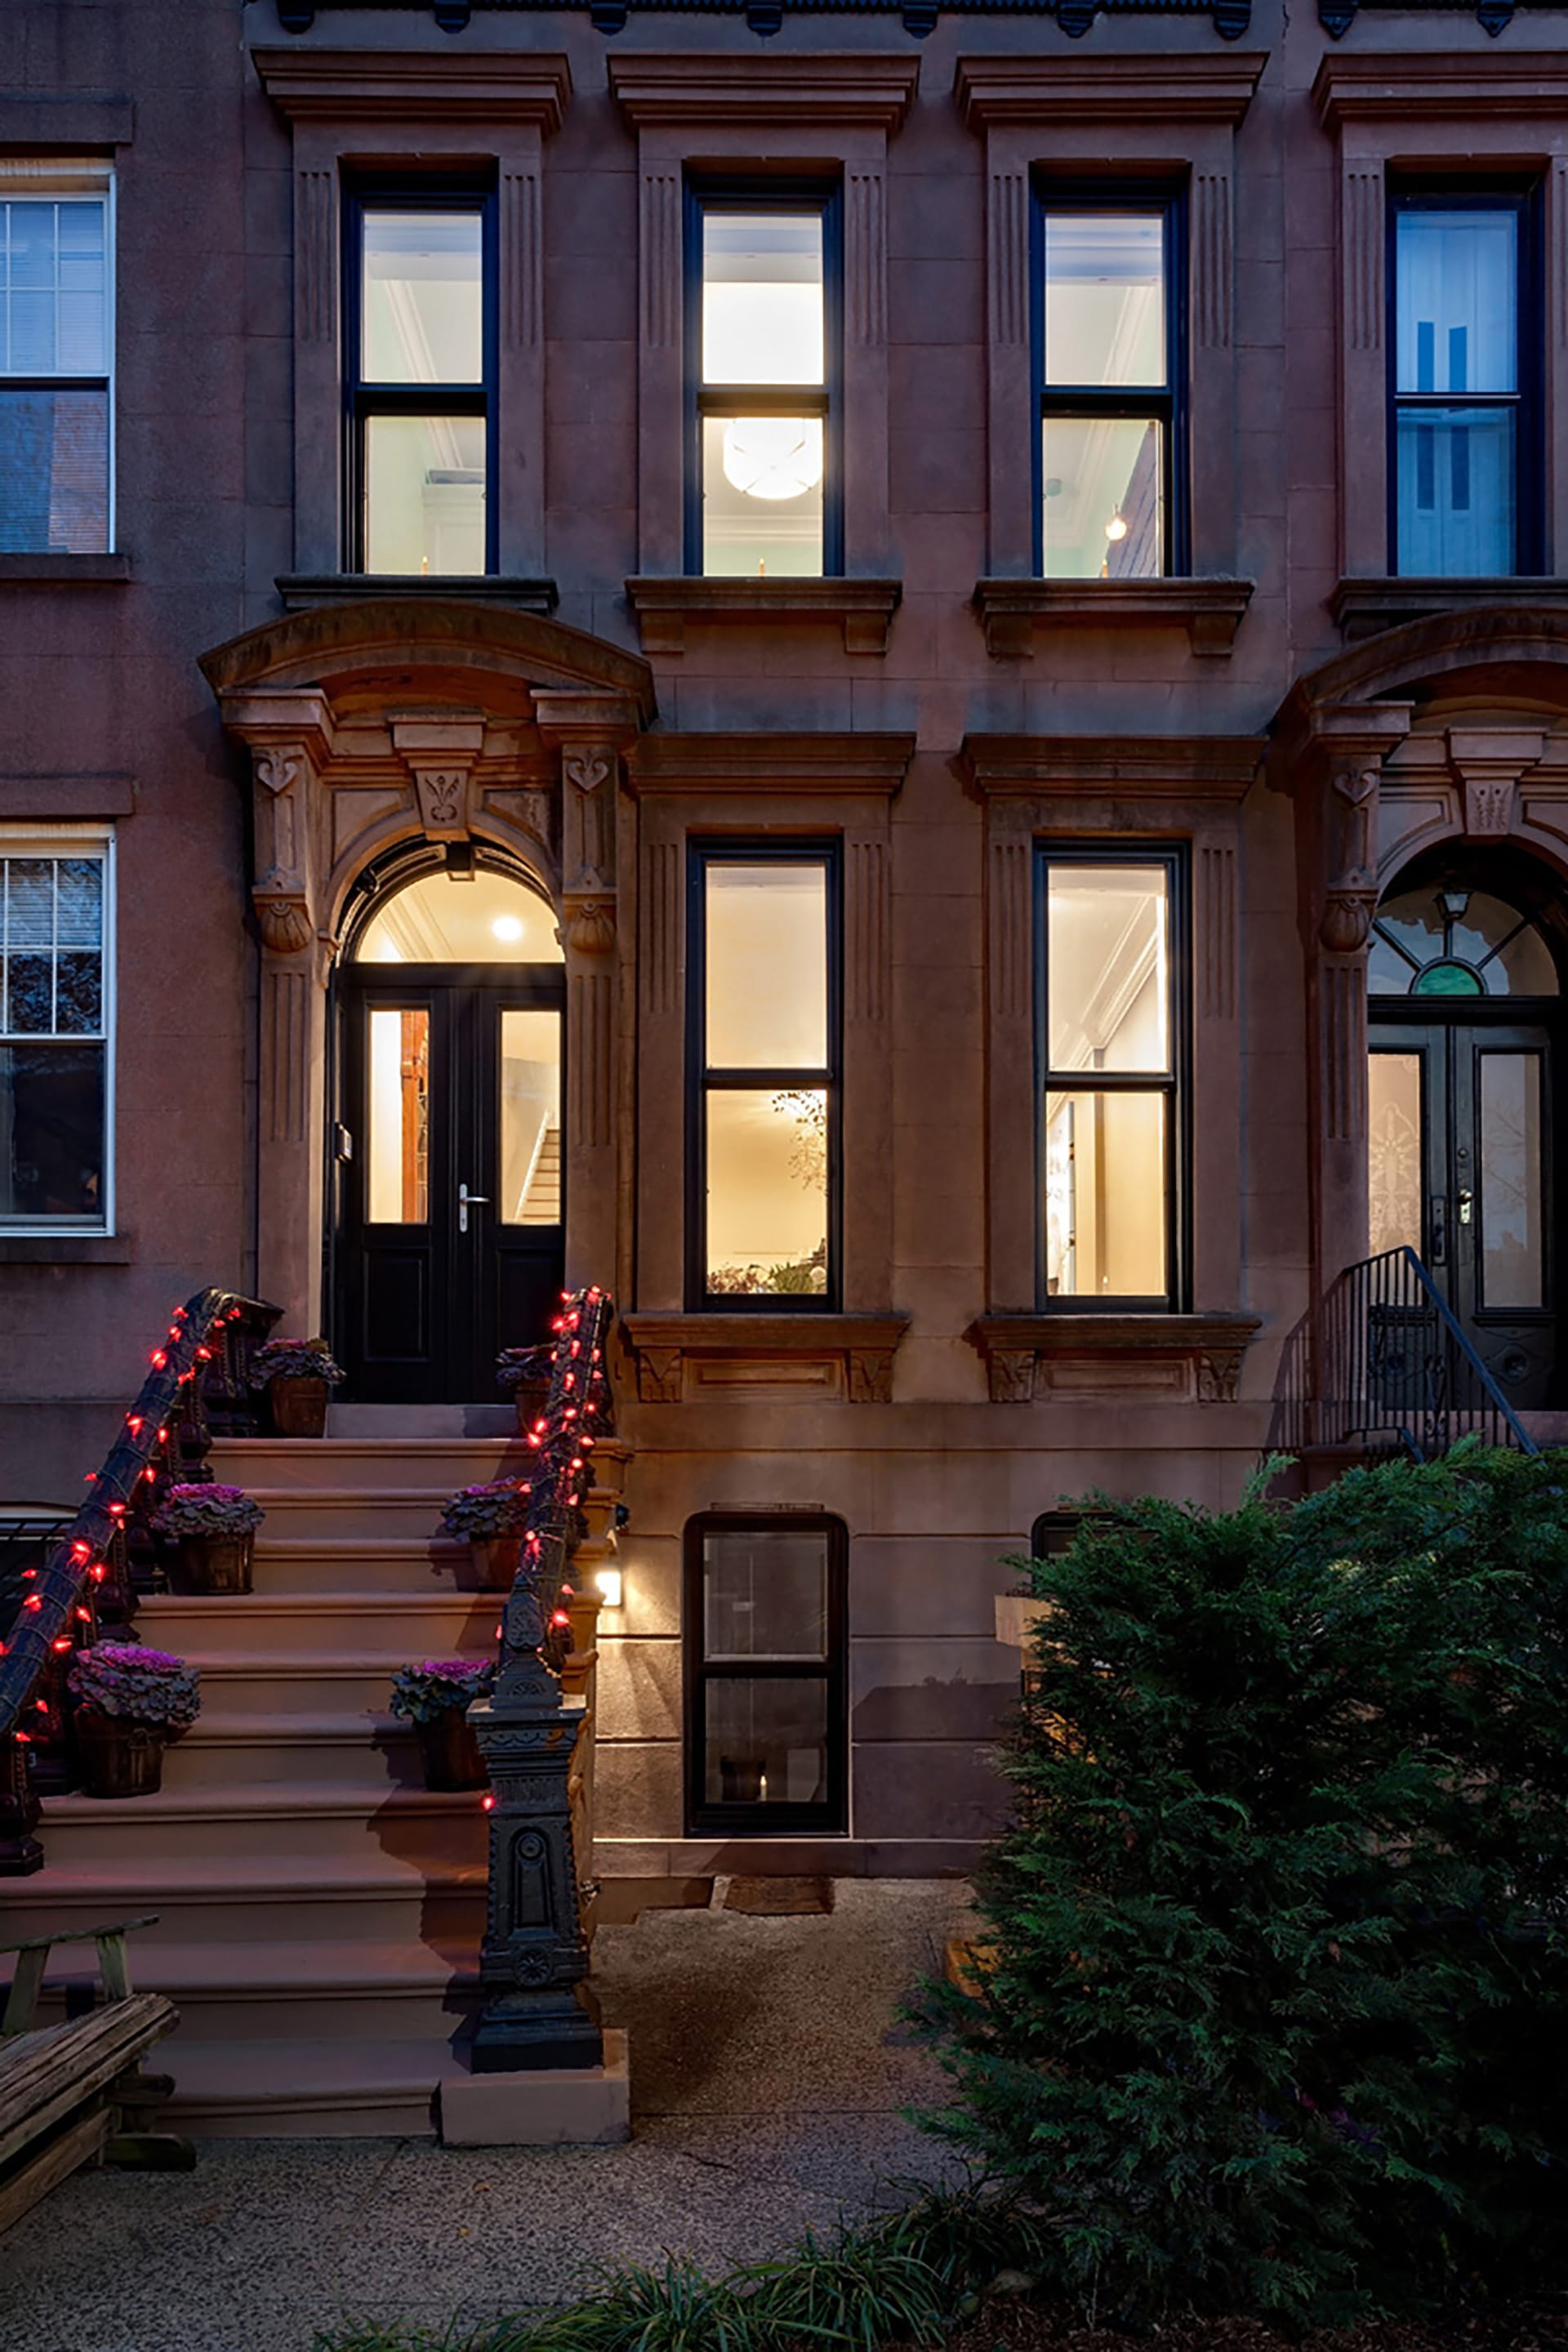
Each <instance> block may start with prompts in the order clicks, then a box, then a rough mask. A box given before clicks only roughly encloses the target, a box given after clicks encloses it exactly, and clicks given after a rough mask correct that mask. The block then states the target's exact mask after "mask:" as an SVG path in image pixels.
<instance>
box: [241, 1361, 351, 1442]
mask: <svg viewBox="0 0 1568 2352" xmlns="http://www.w3.org/2000/svg"><path fill="white" fill-rule="evenodd" d="M342 1377H343V1371H342V1365H341V1364H335V1363H334V1362H333V1361H332V1358H331V1350H330V1349H329V1348H328V1346H327V1343H326V1341H325V1340H324V1339H268V1340H267V1341H266V1342H265V1344H264V1345H263V1346H261V1347H259V1348H258V1349H257V1351H256V1353H255V1355H254V1356H252V1358H251V1360H250V1371H249V1380H250V1385H251V1387H252V1388H253V1389H265V1390H266V1391H267V1403H268V1410H269V1412H271V1415H272V1426H273V1428H274V1430H275V1431H276V1432H277V1433H278V1435H279V1437H324V1436H325V1435H326V1433H327V1402H328V1396H329V1393H330V1391H331V1390H333V1389H335V1388H336V1387H337V1386H338V1385H339V1383H340V1382H341V1381H342Z"/></svg>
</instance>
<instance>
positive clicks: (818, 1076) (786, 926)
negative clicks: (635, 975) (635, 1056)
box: [689, 844, 839, 1310]
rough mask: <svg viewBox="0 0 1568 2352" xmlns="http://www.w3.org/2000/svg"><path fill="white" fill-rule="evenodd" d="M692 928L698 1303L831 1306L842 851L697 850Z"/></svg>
mask: <svg viewBox="0 0 1568 2352" xmlns="http://www.w3.org/2000/svg"><path fill="white" fill-rule="evenodd" d="M689 924H690V941H691V954H690V959H689V961H690V970H691V975H692V997H691V1016H690V1017H691V1030H692V1035H691V1055H692V1067H693V1069H694V1071H695V1073H696V1074H697V1084H696V1085H695V1086H694V1087H693V1094H692V1135H691V1147H692V1158H693V1163H694V1165H695V1166H696V1167H698V1168H699V1169H700V1171H701V1173H700V1181H699V1182H698V1183H697V1184H696V1185H695V1186H694V1187H693V1188H692V1202H693V1211H694V1214H693V1230H692V1233H691V1235H690V1257H691V1265H692V1280H691V1284H690V1289H691V1293H692V1303H693V1304H694V1305H713V1306H730V1307H739V1306H744V1307H773V1308H779V1309H784V1310H788V1309H799V1308H805V1309H810V1308H813V1307H833V1306H836V1305H837V1297H838V1287H839V1285H838V1267H837V1235H836V1227H837V1158H838V1035H837V1033H838V1003H837V998H838V988H837V947H836V941H837V929H838V919H837V856H836V854H835V853H834V852H833V851H832V850H830V849H809V848H801V847H799V846H797V845H795V844H791V845H788V846H787V847H786V848H782V849H779V850H777V851H774V850H768V849H759V848H752V847H749V846H736V847H731V846H724V847H713V848H710V849H705V850H700V851H698V852H696V853H694V856H693V859H692V878H691V906H690V917H689Z"/></svg>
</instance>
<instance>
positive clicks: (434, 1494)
mask: <svg viewBox="0 0 1568 2352" xmlns="http://www.w3.org/2000/svg"><path fill="white" fill-rule="evenodd" d="M226 1483H227V1484H229V1485H233V1486H238V1485H242V1484H243V1483H244V1482H243V1480H240V1479H237V1478H236V1479H230V1480H228V1481H227V1482H226ZM461 1483H463V1482H461V1481H453V1482H452V1483H451V1484H450V1485H434V1486H432V1485H429V1484H424V1485H420V1486H384V1487H383V1486H368V1485H366V1486H299V1485H295V1486H258V1487H256V1488H254V1489H252V1490H251V1491H252V1492H254V1494H255V1496H256V1499H257V1501H258V1503H259V1504H260V1505H261V1507H262V1509H263V1510H264V1511H265V1512H266V1514H267V1517H266V1519H265V1521H264V1522H263V1527H262V1533H263V1535H264V1536H274V1537H276V1536H283V1537H288V1538H293V1539H294V1540H296V1541H298V1540H299V1539H300V1538H302V1537H313V1538H315V1539H316V1541H317V1542H319V1543H323V1544H327V1545H335V1544H336V1543H337V1542H338V1541H339V1539H340V1538H342V1537H344V1536H348V1537H352V1538H360V1539H362V1540H363V1539H364V1538H374V1537H376V1536H392V1537H394V1538H399V1539H402V1540H404V1541H407V1540H408V1539H410V1538H416V1537H417V1538H421V1539H422V1540H424V1541H426V1542H428V1541H429V1540H430V1539H431V1538H433V1537H437V1536H439V1535H440V1534H441V1532H442V1529H441V1506H442V1504H443V1503H445V1502H446V1500H447V1496H449V1495H451V1494H453V1493H454V1492H455V1491H456V1487H457V1486H458V1485H459V1484H461Z"/></svg>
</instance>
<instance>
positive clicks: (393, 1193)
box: [365, 1005, 430, 1225]
mask: <svg viewBox="0 0 1568 2352" xmlns="http://www.w3.org/2000/svg"><path fill="white" fill-rule="evenodd" d="M365 1213H366V1215H367V1217H368V1219H369V1221H370V1223H372V1224H373V1225H422V1224H424V1223H426V1221H427V1219H428V1217H429V1214H430V1015H429V1013H427V1012H425V1011H422V1010H417V1009H416V1010H404V1009H402V1008H396V1007H389V1006H384V1005H377V1006H374V1008H373V1009H372V1012H371V1014H370V1134H369V1137H368V1139H367V1142H366V1149H365Z"/></svg>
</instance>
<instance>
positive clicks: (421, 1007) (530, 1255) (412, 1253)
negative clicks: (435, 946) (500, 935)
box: [334, 964, 563, 1403]
mask: <svg viewBox="0 0 1568 2352" xmlns="http://www.w3.org/2000/svg"><path fill="white" fill-rule="evenodd" d="M562 1002H563V997H562V975H561V973H560V972H559V971H548V970H543V971H542V970H540V969H539V968H537V967H535V968H533V969H531V970H530V969H527V968H525V969H523V970H521V971H518V972H517V973H516V974H515V976H512V975H510V974H509V976H508V977H507V978H506V979H505V980H501V979H500V978H498V976H497V974H496V972H495V971H494V969H493V968H491V969H489V970H487V969H484V968H482V967H475V968H467V967H463V966H455V965H450V964H424V965H420V964H403V965H400V966H398V967H396V968H395V969H393V970H389V969H388V967H387V966H386V965H385V964H380V965H362V966H359V967H353V966H350V967H348V968H346V969H345V970H343V971H342V972H341V973H340V976H339V1019H340V1027H339V1040H340V1062H339V1070H340V1088H339V1113H338V1117H339V1128H338V1135H337V1161H336V1167H337V1193H338V1220H337V1239H336V1257H337V1265H336V1276H337V1279H336V1285H335V1287H336V1293H337V1299H338V1318H337V1326H338V1328H337V1330H336V1332H335V1334H334V1339H335V1341H336V1344H337V1347H338V1349H339V1352H340V1353H341V1354H342V1359H343V1366H344V1370H345V1371H346V1372H347V1374H348V1379H349V1383H350V1385H349V1387H348V1389H347V1391H346V1393H347V1394H348V1395H349V1396H350V1397H352V1398H354V1399H358V1400H363V1401H365V1402H385V1403H417V1402H453V1403H479V1402H498V1391H497V1389H496V1378H495V1359H496V1356H497V1353H498V1352H499V1350H500V1349H502V1348H510V1347H526V1346H529V1345H531V1344H532V1343H533V1342H535V1341H537V1340H541V1339H544V1338H545V1337H546V1335H547V1333H548V1330H549V1325H550V1317H551V1315H552V1312H553V1310H554V1307H555V1304H556V1300H557V1297H558V1294H559V1292H560V1288H561V1277H562V1256H563V1252H562V1232H563V1229H562V1214H563V1198H562V1185H563V1153H562V1136H561V1043H562V1039H561V1029H562Z"/></svg>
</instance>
